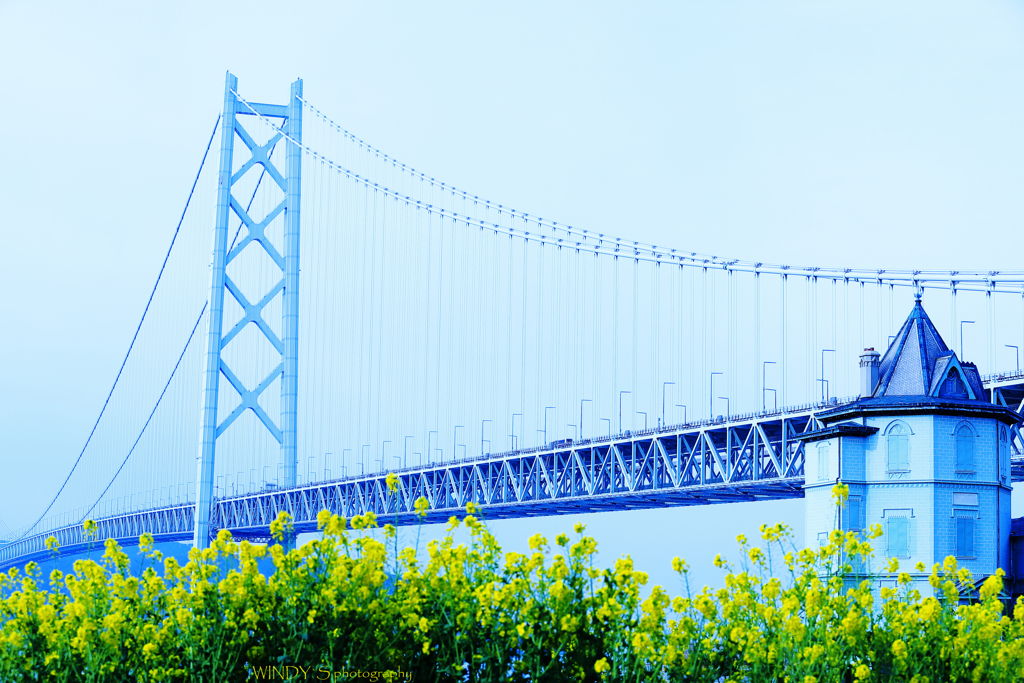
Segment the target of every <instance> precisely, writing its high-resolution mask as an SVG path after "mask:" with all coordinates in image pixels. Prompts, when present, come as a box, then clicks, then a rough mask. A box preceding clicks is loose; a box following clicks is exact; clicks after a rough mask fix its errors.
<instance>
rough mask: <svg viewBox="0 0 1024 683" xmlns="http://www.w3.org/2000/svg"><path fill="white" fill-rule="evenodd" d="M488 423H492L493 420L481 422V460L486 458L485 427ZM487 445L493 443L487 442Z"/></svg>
mask: <svg viewBox="0 0 1024 683" xmlns="http://www.w3.org/2000/svg"><path fill="white" fill-rule="evenodd" d="M488 422H491V420H481V421H480V457H481V458H482V457H484V441H486V439H484V425H485V424H486V423H488ZM487 443H491V442H490V441H487Z"/></svg>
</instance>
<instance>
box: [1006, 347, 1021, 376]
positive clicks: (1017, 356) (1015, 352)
mask: <svg viewBox="0 0 1024 683" xmlns="http://www.w3.org/2000/svg"><path fill="white" fill-rule="evenodd" d="M1003 346H1005V347H1006V348H1008V349H1013V353H1014V355H1015V356H1016V358H1017V370H1018V371H1020V349H1018V348H1017V347H1016V346H1014V345H1013V344H1003Z"/></svg>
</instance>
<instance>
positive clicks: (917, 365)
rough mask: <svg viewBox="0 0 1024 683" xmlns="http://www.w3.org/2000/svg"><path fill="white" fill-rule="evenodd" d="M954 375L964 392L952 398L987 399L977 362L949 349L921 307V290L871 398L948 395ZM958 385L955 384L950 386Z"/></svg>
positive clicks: (888, 353) (885, 359)
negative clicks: (970, 360)
mask: <svg viewBox="0 0 1024 683" xmlns="http://www.w3.org/2000/svg"><path fill="white" fill-rule="evenodd" d="M950 373H954V374H955V375H956V376H957V380H958V381H959V382H960V385H959V386H960V387H961V388H962V391H961V390H960V389H956V393H955V394H950V395H949V397H951V398H954V397H955V398H971V399H975V400H985V399H984V396H985V392H984V389H983V387H982V384H981V376H980V375H979V374H978V369H977V368H976V367H975V366H974V364H973V363H964V362H961V361H960V360H959V359H958V358H957V357H956V353H955V352H953V351H952V350H951V349H950V348H949V347H948V346H946V342H944V341H943V340H942V335H940V334H939V331H938V330H937V329H935V325H934V324H933V323H932V321H931V318H929V317H928V314H927V313H926V312H925V310H924V307H923V306H922V305H921V292H920V290H918V291H917V292H916V293H915V296H914V307H913V308H912V309H911V311H910V315H908V316H907V319H906V321H905V322H904V323H903V326H902V327H901V328H900V331H899V332H897V333H896V336H895V337H894V338H893V340H892V343H891V344H890V345H889V348H888V349H886V351H885V355H883V356H882V360H881V363H880V364H879V368H878V380H877V383H876V384H875V386H874V390H873V391H872V393H871V397H872V398H882V397H886V396H939V395H946V393H945V392H946V388H945V387H946V384H944V382H945V380H946V379H947V375H949V374H950ZM956 385H957V383H956V382H953V381H951V383H950V384H949V385H948V386H949V387H955V386H956ZM949 390H950V391H952V390H953V389H949Z"/></svg>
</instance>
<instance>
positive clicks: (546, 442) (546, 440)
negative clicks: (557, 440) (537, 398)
mask: <svg viewBox="0 0 1024 683" xmlns="http://www.w3.org/2000/svg"><path fill="white" fill-rule="evenodd" d="M554 409H555V407H554V406H545V407H544V445H545V446H547V445H548V411H549V410H554Z"/></svg>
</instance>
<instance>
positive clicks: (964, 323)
mask: <svg viewBox="0 0 1024 683" xmlns="http://www.w3.org/2000/svg"><path fill="white" fill-rule="evenodd" d="M973 324H974V321H973V320H961V321H960V360H963V359H964V325H973Z"/></svg>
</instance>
